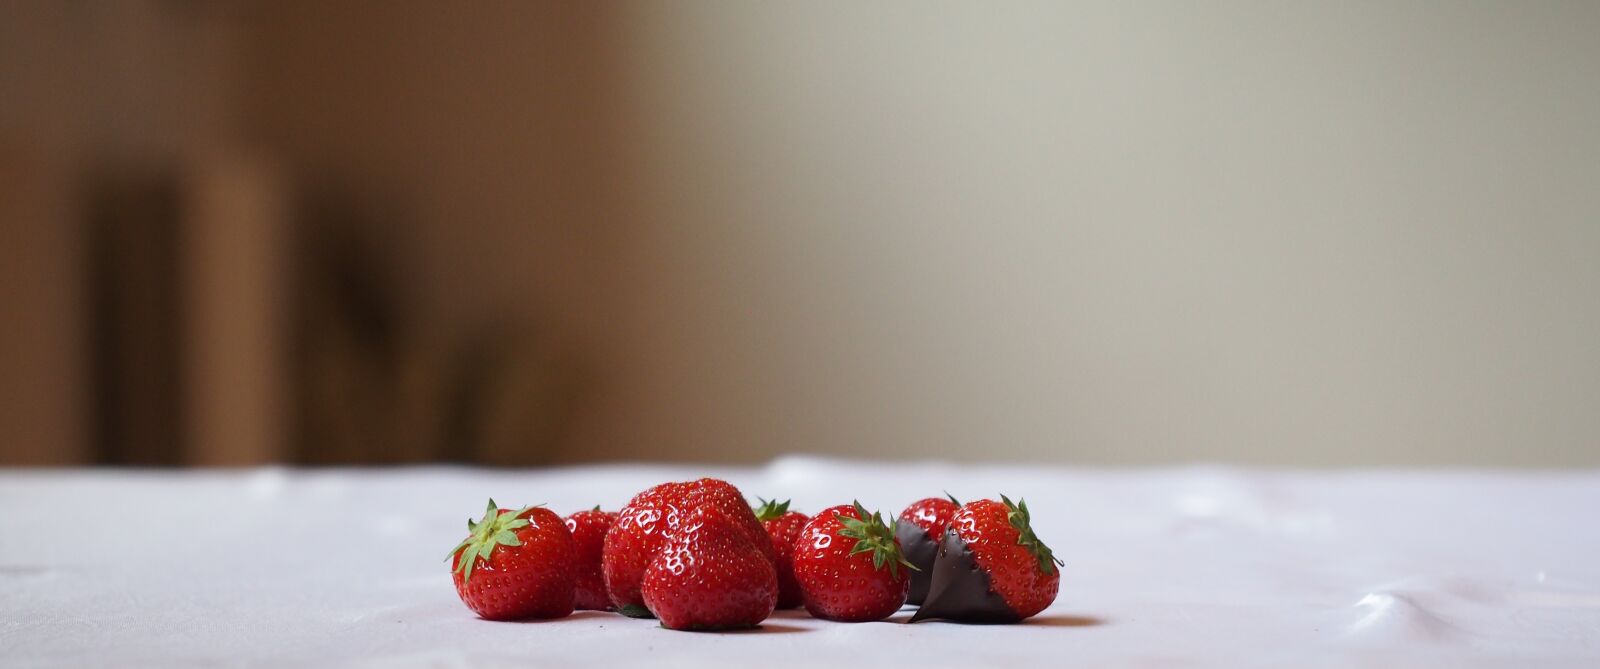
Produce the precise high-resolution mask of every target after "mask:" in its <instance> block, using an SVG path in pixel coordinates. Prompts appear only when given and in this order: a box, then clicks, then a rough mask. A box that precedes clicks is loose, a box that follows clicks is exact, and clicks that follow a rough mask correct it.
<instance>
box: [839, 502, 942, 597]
mask: <svg viewBox="0 0 1600 669" xmlns="http://www.w3.org/2000/svg"><path fill="white" fill-rule="evenodd" d="M854 504H855V507H856V516H857V517H856V518H851V517H849V516H846V515H844V514H839V513H835V514H833V517H834V518H836V519H838V521H839V524H840V525H841V526H842V527H840V528H839V536H841V537H847V538H850V539H855V540H856V545H855V547H854V548H851V549H850V555H855V554H857V553H867V552H871V553H872V567H873V568H874V569H883V568H884V567H885V566H887V567H888V568H889V575H890V577H892V578H894V579H895V580H899V579H900V566H901V565H905V567H906V568H908V569H911V570H912V571H922V570H921V569H917V567H916V565H913V564H911V563H910V562H908V561H906V559H905V557H904V556H902V555H901V554H900V545H899V544H896V543H895V541H894V529H893V528H891V527H889V526H888V525H886V524H884V522H883V515H882V514H880V513H878V512H873V513H870V514H869V513H867V509H866V507H863V506H861V501H860V500H856V501H854ZM897 522H898V521H897Z"/></svg>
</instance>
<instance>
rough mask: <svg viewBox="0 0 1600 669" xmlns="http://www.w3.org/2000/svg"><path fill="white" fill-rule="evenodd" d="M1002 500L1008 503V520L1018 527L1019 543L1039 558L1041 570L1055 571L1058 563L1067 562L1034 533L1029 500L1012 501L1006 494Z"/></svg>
mask: <svg viewBox="0 0 1600 669" xmlns="http://www.w3.org/2000/svg"><path fill="white" fill-rule="evenodd" d="M1000 500H1001V501H1003V502H1005V504H1006V520H1008V521H1010V522H1011V526H1012V527H1014V528H1017V545H1018V546H1022V547H1025V548H1027V549H1028V551H1029V552H1032V553H1033V556H1034V557H1036V558H1038V559H1039V571H1042V572H1044V573H1046V574H1049V573H1053V572H1054V571H1055V570H1056V566H1057V565H1065V564H1066V563H1065V562H1062V561H1061V560H1058V559H1056V556H1055V553H1052V552H1051V551H1050V547H1049V546H1046V545H1044V542H1043V541H1040V540H1039V537H1038V535H1035V534H1034V533H1033V522H1032V521H1033V519H1032V516H1031V515H1029V514H1028V500H1022V501H1021V502H1018V503H1012V501H1011V498H1010V497H1006V496H1005V495H1001V496H1000Z"/></svg>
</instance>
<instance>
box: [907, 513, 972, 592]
mask: <svg viewBox="0 0 1600 669" xmlns="http://www.w3.org/2000/svg"><path fill="white" fill-rule="evenodd" d="M959 508H961V502H958V501H956V498H955V497H952V496H950V493H945V496H944V497H929V498H927V499H922V500H917V501H916V502H913V503H912V504H911V506H908V507H906V510H905V511H901V512H900V519H899V521H897V522H896V523H895V526H894V535H895V538H896V539H899V540H900V551H901V552H902V553H904V554H905V558H906V562H910V563H911V564H912V565H914V566H915V567H916V568H917V569H919V570H920V571H913V572H911V591H910V592H909V593H908V594H907V595H906V603H907V604H921V603H922V600H923V598H924V597H926V596H927V595H928V584H929V583H930V582H931V581H932V579H933V559H934V558H935V557H937V556H938V555H939V539H940V538H941V537H943V536H944V530H945V528H946V527H949V526H950V517H951V516H953V515H955V513H956V509H959Z"/></svg>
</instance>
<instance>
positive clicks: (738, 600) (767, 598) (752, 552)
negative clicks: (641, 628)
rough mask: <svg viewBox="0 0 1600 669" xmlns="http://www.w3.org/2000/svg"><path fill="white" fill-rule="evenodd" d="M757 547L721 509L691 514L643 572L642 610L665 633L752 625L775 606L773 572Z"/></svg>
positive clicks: (706, 509) (776, 592) (641, 589)
mask: <svg viewBox="0 0 1600 669" xmlns="http://www.w3.org/2000/svg"><path fill="white" fill-rule="evenodd" d="M746 511H748V508H747V509H746ZM765 541H766V538H765V537H762V542H765ZM758 546H759V544H756V543H752V542H751V541H750V538H749V537H748V536H747V535H746V534H745V532H744V531H743V530H742V529H741V528H740V527H739V525H738V524H737V523H736V521H735V520H733V519H732V518H729V517H728V516H727V514H725V513H723V512H722V510H721V509H718V508H717V507H715V506H711V505H706V506H701V507H700V508H698V509H695V511H694V512H693V513H690V514H689V515H688V517H687V518H686V519H685V522H684V523H683V524H682V525H681V526H679V527H678V528H677V530H676V532H674V533H673V535H672V537H671V538H669V539H667V541H666V543H665V545H664V546H662V548H661V550H660V551H659V552H657V553H656V555H655V557H654V558H651V560H650V566H649V567H647V568H646V569H645V571H644V581H643V583H642V584H641V585H640V588H639V590H640V594H641V595H642V596H643V598H644V603H645V606H646V607H648V608H649V609H650V612H651V613H654V614H655V616H656V617H657V618H660V619H661V626H662V627H666V628H668V629H675V630H720V629H739V628H744V627H754V626H756V625H757V624H758V623H760V622H761V621H763V620H766V618H767V616H769V615H772V607H773V605H774V604H776V603H777V601H778V577H777V573H776V572H774V571H773V569H772V561H771V560H768V559H767V557H766V556H765V555H763V554H762V553H761V550H760V549H759V547H758Z"/></svg>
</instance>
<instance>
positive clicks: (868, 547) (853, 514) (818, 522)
mask: <svg viewBox="0 0 1600 669" xmlns="http://www.w3.org/2000/svg"><path fill="white" fill-rule="evenodd" d="M901 567H909V568H913V569H914V567H911V564H910V563H908V562H906V561H905V558H903V557H901V555H900V545H899V543H897V542H896V541H895V538H894V531H893V530H890V529H889V527H888V526H887V525H884V523H883V517H882V516H881V515H879V514H877V513H872V514H868V513H867V510H866V509H865V508H862V506H861V502H856V503H854V504H853V505H851V504H841V505H839V506H835V507H832V508H829V509H825V510H823V512H822V513H819V514H817V515H816V516H813V517H812V518H811V521H810V522H808V523H806V526H805V527H804V528H803V529H801V530H800V537H799V538H798V539H796V540H795V547H794V578H795V582H796V583H798V584H799V585H800V595H801V598H802V599H803V600H804V602H805V605H806V610H807V611H809V612H811V615H813V616H816V617H818V618H825V619H828V620H839V621H843V622H862V621H867V620H881V619H883V618H887V617H889V616H890V615H891V614H893V613H894V612H895V611H898V610H899V609H900V605H902V604H904V603H905V601H906V588H907V587H908V586H909V585H910V583H911V579H910V572H909V571H901V569H900V568H901Z"/></svg>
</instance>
